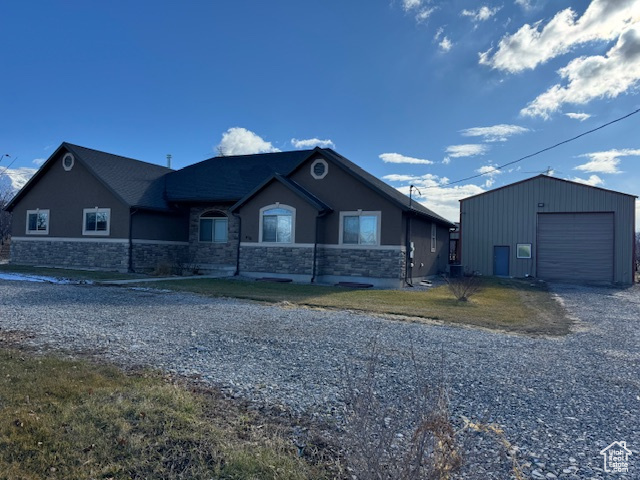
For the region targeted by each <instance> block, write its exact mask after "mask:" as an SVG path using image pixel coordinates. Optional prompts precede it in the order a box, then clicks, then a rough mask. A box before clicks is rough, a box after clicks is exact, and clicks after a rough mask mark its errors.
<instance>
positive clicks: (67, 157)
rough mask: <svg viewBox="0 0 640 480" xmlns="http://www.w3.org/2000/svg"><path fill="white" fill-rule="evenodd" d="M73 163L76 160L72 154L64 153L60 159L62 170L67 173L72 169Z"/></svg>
mask: <svg viewBox="0 0 640 480" xmlns="http://www.w3.org/2000/svg"><path fill="white" fill-rule="evenodd" d="M75 161H76V159H75V158H74V156H73V154H72V153H70V152H67V153H65V154H64V157H62V168H64V170H65V171H66V172H68V171H69V170H71V169H72V168H73V164H74V163H75Z"/></svg>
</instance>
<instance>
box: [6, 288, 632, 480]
mask: <svg viewBox="0 0 640 480" xmlns="http://www.w3.org/2000/svg"><path fill="white" fill-rule="evenodd" d="M554 290H555V292H556V293H557V294H558V295H559V297H560V298H561V299H562V301H563V302H564V303H565V305H566V307H567V309H568V310H569V312H570V313H571V314H572V315H573V316H575V317H576V319H577V323H576V329H575V332H574V333H572V334H570V335H568V336H566V337H563V338H560V339H549V338H530V337H523V336H515V335H506V334H500V333H493V332H488V331H484V330H479V329H470V328H460V327H447V326H440V325H425V324H417V323H405V322H398V321H392V320H386V319H383V318H377V317H370V316H366V315H362V314H356V313H351V312H332V311H323V310H314V309H304V308H292V307H287V306H265V305H260V304H255V303H248V302H242V301H235V300H224V299H209V298H204V297H200V296H196V295H188V294H179V293H170V292H163V291H154V290H135V289H130V288H117V287H97V286H88V285H51V284H46V283H26V282H11V281H3V280H0V334H1V333H2V331H5V332H6V331H8V330H20V331H27V332H29V333H31V334H32V335H33V338H31V339H30V340H29V343H30V344H31V345H33V346H36V347H38V348H53V349H66V350H71V351H80V352H87V351H89V352H92V353H96V354H97V355H99V356H101V357H103V358H106V359H108V360H111V361H115V362H117V363H121V364H122V363H127V364H142V365H152V366H155V367H160V368H163V369H166V370H170V371H174V372H177V373H180V374H186V375H198V376H201V378H202V379H204V380H205V381H209V382H211V383H213V384H216V385H219V386H221V387H222V388H223V389H225V390H227V391H228V392H230V393H232V394H234V395H236V396H239V397H241V398H245V399H248V400H250V401H252V402H254V403H255V404H256V405H260V406H269V407H275V408H283V409H286V410H287V411H290V412H293V413H294V414H309V415H312V416H315V417H323V416H332V415H333V416H335V413H336V411H339V406H340V398H341V394H342V393H343V392H344V390H343V387H342V384H343V381H344V374H343V371H344V367H345V365H347V366H350V367H353V366H356V367H357V366H361V365H363V364H364V363H365V362H366V359H367V358H368V355H369V352H370V348H371V341H372V338H373V337H374V336H376V337H377V345H378V348H379V350H380V365H379V372H380V374H381V378H382V382H383V383H382V385H383V387H382V388H383V390H384V391H383V392H382V394H383V395H385V396H386V398H388V399H390V401H393V399H395V398H398V397H399V396H400V395H402V392H403V390H404V389H405V387H406V385H408V384H411V383H415V381H416V380H415V370H414V369H413V368H412V367H411V366H410V365H411V354H410V350H411V349H410V348H409V346H410V345H413V349H414V352H415V356H416V357H417V359H418V364H419V368H420V370H421V371H423V372H429V373H428V375H432V376H433V379H431V380H433V381H440V380H441V379H442V377H444V381H445V383H446V384H447V385H449V387H450V398H451V411H452V416H453V419H454V422H455V423H456V424H457V425H460V424H461V420H460V419H461V418H462V416H465V417H467V418H470V419H473V420H477V421H482V422H491V423H495V424H497V425H500V426H501V427H502V428H503V429H504V432H505V436H506V438H507V439H508V440H509V441H510V442H511V444H512V445H514V446H516V447H517V448H518V449H519V454H518V456H519V458H520V462H521V464H522V465H523V467H524V471H525V473H526V474H527V475H529V476H530V477H531V478H540V479H542V478H550V479H552V478H556V477H557V478H567V479H591V478H597V479H604V478H625V479H627V478H640V452H639V450H640V412H639V407H640V331H639V327H640V288H638V287H637V286H636V287H633V288H629V289H625V290H618V289H606V288H588V287H572V286H556V287H554ZM461 438H462V440H463V442H464V445H465V449H466V457H467V458H472V459H473V462H468V464H467V465H466V467H465V470H464V477H465V478H485V479H487V478H488V479H490V478H508V474H507V473H506V471H505V470H504V468H505V465H507V467H508V461H506V459H505V457H504V455H503V454H501V453H500V452H501V449H500V448H498V445H497V443H496V442H495V441H489V439H487V438H486V436H481V435H480V434H474V433H471V432H466V433H463V434H461ZM614 441H626V442H627V447H628V448H630V449H631V450H632V452H633V454H632V455H631V457H630V458H629V460H630V468H629V473H628V474H620V473H617V474H609V473H605V472H604V470H603V457H602V456H600V455H599V452H600V450H601V449H603V448H605V447H606V446H607V445H609V444H610V443H612V442H614Z"/></svg>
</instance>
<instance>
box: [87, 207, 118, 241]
mask: <svg viewBox="0 0 640 480" xmlns="http://www.w3.org/2000/svg"><path fill="white" fill-rule="evenodd" d="M110 230H111V209H110V208H98V207H95V208H85V209H84V210H83V213H82V234H83V235H109V232H110Z"/></svg>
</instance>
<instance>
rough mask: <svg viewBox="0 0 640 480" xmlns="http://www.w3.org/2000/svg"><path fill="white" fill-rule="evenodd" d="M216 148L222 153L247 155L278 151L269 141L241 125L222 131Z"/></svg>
mask: <svg viewBox="0 0 640 480" xmlns="http://www.w3.org/2000/svg"><path fill="white" fill-rule="evenodd" d="M216 149H217V150H218V151H220V152H221V153H222V154H223V155H249V154H253V153H269V152H279V151H280V150H279V149H278V148H275V147H274V146H273V145H271V143H270V142H267V141H266V140H264V139H262V138H261V137H259V136H258V135H256V134H255V133H253V132H252V131H250V130H247V129H246V128H241V127H233V128H230V129H229V130H227V131H226V132H225V133H223V134H222V140H221V141H220V144H219V145H218V146H217V147H216Z"/></svg>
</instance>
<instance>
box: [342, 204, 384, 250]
mask: <svg viewBox="0 0 640 480" xmlns="http://www.w3.org/2000/svg"><path fill="white" fill-rule="evenodd" d="M340 243H341V244H343V245H380V212H363V211H362V210H358V211H356V212H340Z"/></svg>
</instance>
